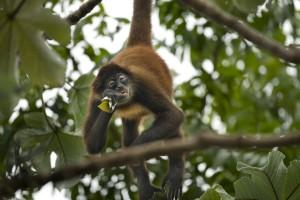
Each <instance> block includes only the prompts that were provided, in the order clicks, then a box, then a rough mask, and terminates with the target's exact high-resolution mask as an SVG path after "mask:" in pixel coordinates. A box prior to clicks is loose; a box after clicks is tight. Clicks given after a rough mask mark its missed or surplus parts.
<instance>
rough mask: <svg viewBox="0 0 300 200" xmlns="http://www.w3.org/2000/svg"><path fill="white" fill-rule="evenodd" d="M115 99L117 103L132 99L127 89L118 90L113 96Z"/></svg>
mask: <svg viewBox="0 0 300 200" xmlns="http://www.w3.org/2000/svg"><path fill="white" fill-rule="evenodd" d="M112 99H113V101H115V102H116V103H117V105H120V104H124V103H127V102H128V100H129V99H130V92H129V90H127V89H122V90H121V91H118V92H117V93H116V94H115V95H114V96H113V97H112Z"/></svg>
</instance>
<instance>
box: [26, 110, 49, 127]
mask: <svg viewBox="0 0 300 200" xmlns="http://www.w3.org/2000/svg"><path fill="white" fill-rule="evenodd" d="M24 120H25V122H26V124H27V125H28V126H29V127H31V128H37V129H42V130H45V129H47V128H48V124H47V121H46V118H45V115H44V113H42V112H30V113H26V114H24Z"/></svg>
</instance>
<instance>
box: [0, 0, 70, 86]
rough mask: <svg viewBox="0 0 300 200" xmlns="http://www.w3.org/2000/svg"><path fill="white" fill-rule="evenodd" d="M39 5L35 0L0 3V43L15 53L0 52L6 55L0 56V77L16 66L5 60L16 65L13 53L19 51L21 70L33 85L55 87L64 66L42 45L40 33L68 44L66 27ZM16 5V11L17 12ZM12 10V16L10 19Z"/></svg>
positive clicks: (49, 49)
mask: <svg viewBox="0 0 300 200" xmlns="http://www.w3.org/2000/svg"><path fill="white" fill-rule="evenodd" d="M21 2H22V3H21ZM42 4H43V1H39V0H28V1H5V2H4V3H3V5H2V7H3V9H2V10H1V14H0V15H1V17H2V18H1V20H0V21H1V22H2V23H1V26H2V27H1V29H0V40H1V41H2V43H3V42H5V43H8V44H9V45H10V47H14V49H15V50H14V51H9V50H12V48H6V49H8V51H1V52H2V54H6V55H3V56H0V63H2V64H3V65H2V64H1V66H0V70H1V73H2V74H7V69H9V70H10V71H12V70H13V69H15V66H16V64H14V63H12V62H7V61H8V60H12V59H13V61H14V62H15V63H16V62H17V61H18V59H17V54H16V52H17V51H19V53H20V54H19V55H20V57H21V62H20V63H21V67H22V69H23V70H24V72H25V73H27V74H28V75H29V77H30V79H31V80H32V82H33V83H34V84H38V85H44V84H47V85H49V86H58V85H61V84H62V83H63V81H64V71H65V65H66V63H65V62H64V61H63V60H62V59H61V58H60V56H59V55H58V54H57V53H55V52H54V51H52V49H51V48H50V47H49V46H48V45H47V44H46V43H45V39H44V37H43V33H46V34H47V35H48V36H50V37H52V38H53V39H56V40H57V41H59V42H61V43H62V44H67V43H68V42H69V41H70V27H69V25H68V24H67V23H66V22H64V20H63V19H60V18H59V17H58V16H55V15H52V14H51V13H50V11H49V10H47V9H45V8H43V7H42ZM19 6H20V9H17V8H18V7H19ZM15 11H17V12H16V13H15V15H14V17H10V15H11V13H14V12H15ZM1 41H0V43H1ZM12 44H14V45H13V46H12ZM6 46H7V45H3V46H2V45H1V47H6ZM4 66H5V67H4ZM5 69H6V70H5Z"/></svg>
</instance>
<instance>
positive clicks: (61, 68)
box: [18, 23, 66, 87]
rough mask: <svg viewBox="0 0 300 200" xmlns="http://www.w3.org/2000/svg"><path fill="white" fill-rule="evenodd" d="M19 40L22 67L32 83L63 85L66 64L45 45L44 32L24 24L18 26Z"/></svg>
mask: <svg viewBox="0 0 300 200" xmlns="http://www.w3.org/2000/svg"><path fill="white" fill-rule="evenodd" d="M18 38H19V42H20V56H21V67H22V68H23V70H24V71H25V72H26V73H28V75H29V77H30V79H31V80H32V82H33V83H34V84H37V85H44V84H47V85H49V86H53V87H55V86H60V85H62V84H63V82H64V72H65V65H66V63H65V62H64V61H63V60H62V59H61V58H60V57H59V56H58V54H57V53H55V52H54V51H52V50H51V49H50V47H49V46H48V45H46V44H45V43H44V41H43V38H42V32H40V31H36V30H35V29H34V28H33V27H31V25H30V24H26V23H22V24H19V26H18Z"/></svg>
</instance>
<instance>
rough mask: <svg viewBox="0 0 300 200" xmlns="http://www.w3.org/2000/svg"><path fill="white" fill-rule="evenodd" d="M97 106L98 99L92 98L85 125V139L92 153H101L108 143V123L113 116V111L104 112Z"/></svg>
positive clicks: (88, 149)
mask: <svg viewBox="0 0 300 200" xmlns="http://www.w3.org/2000/svg"><path fill="white" fill-rule="evenodd" d="M97 106H98V101H95V100H91V104H90V109H89V114H88V116H87V119H86V122H85V126H84V141H85V144H86V148H87V151H88V152H89V153H90V154H96V153H99V152H100V151H101V150H102V149H103V147H104V145H105V143H106V137H107V127H108V123H109V120H110V118H111V117H112V113H106V112H103V111H101V110H100V109H99V108H98V107H97Z"/></svg>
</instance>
